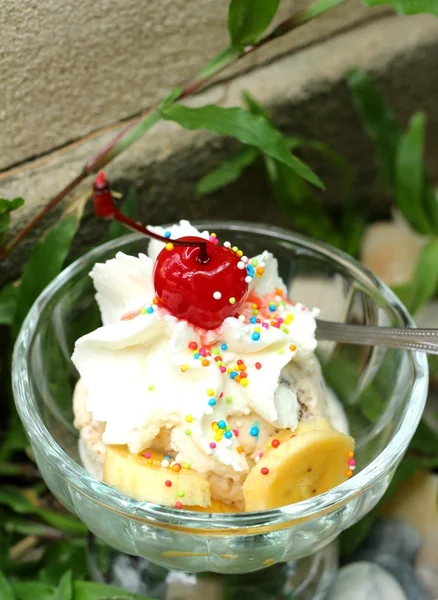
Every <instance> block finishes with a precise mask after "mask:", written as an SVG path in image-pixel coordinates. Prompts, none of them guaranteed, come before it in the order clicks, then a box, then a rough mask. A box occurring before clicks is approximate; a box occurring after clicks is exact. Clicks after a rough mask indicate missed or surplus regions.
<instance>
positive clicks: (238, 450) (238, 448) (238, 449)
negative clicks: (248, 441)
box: [236, 446, 243, 454]
mask: <svg viewBox="0 0 438 600" xmlns="http://www.w3.org/2000/svg"><path fill="white" fill-rule="evenodd" d="M236 451H237V452H238V453H239V454H242V452H243V446H237V448H236Z"/></svg>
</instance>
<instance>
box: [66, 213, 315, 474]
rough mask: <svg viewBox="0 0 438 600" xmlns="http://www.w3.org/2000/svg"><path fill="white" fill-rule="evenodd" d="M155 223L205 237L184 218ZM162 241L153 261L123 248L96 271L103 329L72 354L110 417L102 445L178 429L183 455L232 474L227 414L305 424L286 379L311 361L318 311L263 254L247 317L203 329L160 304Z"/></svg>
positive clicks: (175, 437) (101, 413)
mask: <svg viewBox="0 0 438 600" xmlns="http://www.w3.org/2000/svg"><path fill="white" fill-rule="evenodd" d="M151 229H153V230H155V231H156V232H157V233H162V232H163V233H164V232H165V231H170V233H171V235H172V237H173V238H178V237H182V236H185V235H198V236H199V235H201V236H202V237H205V238H206V239H208V236H209V233H208V232H202V233H201V234H200V233H199V232H198V231H197V230H196V229H195V228H193V227H192V226H191V225H190V223H188V222H187V221H181V223H180V225H174V226H173V227H171V228H169V229H166V230H164V229H163V228H159V227H155V228H151ZM163 246H164V245H163V244H162V243H161V242H157V241H155V240H153V241H151V242H150V244H149V249H148V253H149V256H146V255H144V254H140V255H139V256H138V257H133V256H126V255H125V254H123V253H121V252H119V253H118V254H117V255H116V257H115V258H114V259H111V260H109V261H107V262H106V263H104V264H97V265H96V266H95V267H94V268H93V270H92V272H91V277H92V278H93V282H94V285H95V288H96V299H97V302H98V304H99V308H100V310H101V314H102V322H103V326H102V327H100V328H98V329H96V330H95V331H93V332H91V333H89V334H87V335H85V336H83V337H82V338H80V339H79V340H78V341H77V342H76V347H75V351H74V354H73V357H72V360H73V362H74V364H75V365H76V367H77V369H78V371H79V373H80V376H81V378H82V381H83V384H84V386H85V388H86V389H87V392H88V395H87V400H86V405H87V410H88V412H89V413H91V415H92V418H93V419H94V420H95V421H99V422H102V423H104V424H105V430H104V433H103V436H102V439H103V441H104V442H105V443H106V444H127V445H128V447H129V449H130V450H131V452H141V451H143V450H145V449H147V448H148V447H150V446H151V445H153V444H154V440H156V439H157V438H158V437H159V436H160V435H162V433H163V431H166V430H170V444H171V447H172V450H173V451H174V452H175V453H176V454H177V456H178V457H179V459H180V460H181V461H184V462H192V463H194V468H196V469H197V470H198V471H199V472H204V473H206V474H208V473H220V474H221V475H222V476H228V477H231V478H236V477H238V474H239V473H245V472H247V471H248V462H247V458H246V456H245V453H244V451H243V447H242V446H241V445H240V442H239V437H238V436H237V435H236V434H235V432H234V431H233V430H232V428H231V426H230V425H229V424H228V422H229V420H230V419H233V418H238V417H239V415H243V416H248V415H252V414H254V415H256V416H257V418H260V420H261V421H263V422H266V423H267V424H270V425H271V426H273V427H278V428H285V427H290V428H292V429H293V428H295V427H296V426H297V423H298V411H299V405H298V402H297V396H296V393H295V391H294V390H293V389H291V388H290V387H289V386H287V385H285V384H282V383H281V381H282V379H284V377H283V373H284V370H285V369H286V370H287V369H288V368H289V366H290V365H289V363H290V364H293V363H294V362H295V361H297V362H298V363H299V362H300V361H306V360H308V359H312V356H313V352H314V350H315V347H316V341H315V328H316V322H315V317H314V315H313V313H312V312H311V311H308V310H307V309H306V308H305V307H303V306H302V305H294V304H292V303H290V302H289V301H288V300H287V297H286V295H285V291H286V288H285V285H284V283H283V281H282V280H281V278H280V277H279V274H278V264H277V261H276V259H275V258H274V257H273V256H272V254H270V253H269V252H263V253H262V254H260V255H259V256H257V257H254V258H252V259H250V262H249V263H248V264H251V265H252V266H253V269H254V277H253V280H252V282H251V283H250V286H249V288H250V289H249V294H248V298H247V300H246V302H245V303H244V304H243V305H242V307H241V311H240V315H239V316H236V317H228V318H226V319H225V320H224V321H223V323H222V325H221V326H220V327H218V328H217V329H214V330H209V331H207V330H203V329H201V328H195V327H193V326H192V325H190V323H188V322H187V321H183V320H178V319H177V318H176V317H174V316H172V315H171V314H170V313H169V312H168V311H166V310H165V309H163V308H161V307H160V306H159V303H157V302H156V300H155V291H154V283H153V272H154V259H155V258H156V256H157V255H158V253H159V252H160V251H161V249H162V248H163ZM257 269H259V272H258V273H257ZM291 361H293V362H292V363H291Z"/></svg>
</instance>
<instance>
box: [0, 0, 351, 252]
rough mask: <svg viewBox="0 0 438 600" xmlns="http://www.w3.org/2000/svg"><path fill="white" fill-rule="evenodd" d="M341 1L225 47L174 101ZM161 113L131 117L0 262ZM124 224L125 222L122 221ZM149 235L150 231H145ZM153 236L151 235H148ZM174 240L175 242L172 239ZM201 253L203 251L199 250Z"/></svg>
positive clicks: (16, 239)
mask: <svg viewBox="0 0 438 600" xmlns="http://www.w3.org/2000/svg"><path fill="white" fill-rule="evenodd" d="M343 1H344V0H331V1H329V2H328V4H326V5H323V7H322V8H321V4H320V2H319V0H316V1H315V2H314V3H312V4H311V5H310V6H308V7H307V8H306V9H304V10H301V11H299V12H297V13H295V14H293V15H291V16H290V17H288V18H287V19H285V20H284V21H282V22H281V23H279V24H278V25H277V26H276V27H275V28H274V29H273V30H272V31H271V32H270V33H269V34H267V35H266V36H265V37H262V38H261V39H260V40H258V41H257V42H255V43H254V44H249V45H248V46H246V47H245V48H243V49H242V50H233V49H228V50H226V51H225V52H222V53H221V54H220V55H218V56H216V57H215V58H214V59H213V60H212V61H210V62H209V63H208V64H207V65H206V66H205V67H204V68H203V69H201V71H200V72H198V73H196V75H195V76H194V77H193V78H192V79H190V80H189V81H187V82H186V83H184V84H183V85H182V86H181V90H180V95H179V97H177V98H175V100H174V101H176V100H178V99H181V98H186V97H187V96H192V95H194V94H196V93H198V92H199V90H200V89H201V88H202V87H203V86H204V85H205V84H206V83H208V82H209V81H210V80H211V79H212V78H213V77H214V76H216V75H218V74H219V73H221V72H222V71H223V70H224V69H226V68H227V67H229V66H231V65H232V64H234V63H235V62H237V61H239V60H241V59H242V58H245V57H246V56H248V54H252V52H255V51H256V50H258V49H259V48H262V47H263V46H265V45H266V44H268V43H269V42H271V41H273V40H276V39H278V38H279V37H282V36H283V35H286V34H287V33H289V32H290V31H292V30H293V29H296V28H297V27H299V26H301V25H304V23H307V22H308V21H310V20H311V19H313V18H315V17H317V16H319V15H321V14H323V13H324V12H327V11H328V10H330V9H332V8H334V7H335V6H337V5H338V4H341V3H342V2H343ZM159 119H160V115H159V112H158V111H157V110H153V108H148V109H146V110H145V111H144V112H143V113H142V114H141V115H140V116H139V117H137V118H135V119H133V120H132V122H131V123H130V124H129V125H128V126H127V127H126V128H125V129H123V130H122V131H121V132H120V133H118V134H117V135H116V136H115V137H114V138H113V139H112V140H111V141H110V142H109V143H108V144H106V145H105V146H104V147H103V148H101V149H100V150H99V151H98V152H97V153H96V154H95V155H94V156H93V157H92V158H91V159H90V160H89V161H88V162H87V163H86V164H85V165H84V166H83V167H82V171H81V172H80V173H79V174H78V175H77V176H76V177H75V178H74V179H73V180H72V181H70V182H69V183H68V184H67V185H66V186H65V187H64V188H63V189H62V190H61V191H60V192H58V194H56V196H53V198H51V199H50V201H49V202H48V203H47V204H46V205H45V206H44V207H43V208H42V209H41V210H40V211H39V212H38V213H37V214H36V215H34V216H33V217H32V219H31V220H30V221H29V222H28V223H27V224H26V225H25V226H24V227H23V229H21V230H20V231H19V232H18V233H17V234H16V235H15V237H13V238H12V240H11V241H10V242H9V243H8V244H6V245H5V246H3V247H2V248H0V261H1V260H4V259H5V258H6V257H7V256H8V255H9V254H10V253H11V252H12V251H13V250H14V249H15V248H16V247H17V246H18V245H19V244H20V243H21V242H22V241H23V239H24V238H25V237H26V236H27V235H28V234H29V233H30V232H31V231H32V229H34V228H35V226H36V225H37V224H38V223H39V222H40V221H41V219H42V218H43V217H45V216H46V215H47V214H48V213H49V212H51V211H52V210H53V209H54V208H56V207H57V206H58V204H59V203H60V202H61V201H62V200H64V198H65V197H66V196H67V195H68V194H69V193H70V192H72V191H73V190H74V189H76V188H77V186H78V185H79V184H80V183H81V182H82V181H83V180H84V179H86V178H87V177H88V175H91V174H92V173H97V172H98V171H99V170H100V169H102V168H103V167H104V166H105V165H107V164H108V163H109V162H111V161H112V160H113V159H114V158H116V156H118V155H119V154H120V153H121V152H123V151H124V150H126V149H127V148H129V146H130V145H131V144H133V143H134V142H135V141H136V140H138V139H139V138H140V137H142V136H143V135H144V134H145V133H146V132H147V131H149V129H151V127H153V126H154V125H155V123H157V121H159ZM124 224H125V225H126V223H124ZM147 235H151V234H149V233H148V234H147ZM151 237H153V236H151ZM173 243H175V242H173ZM201 252H202V250H201Z"/></svg>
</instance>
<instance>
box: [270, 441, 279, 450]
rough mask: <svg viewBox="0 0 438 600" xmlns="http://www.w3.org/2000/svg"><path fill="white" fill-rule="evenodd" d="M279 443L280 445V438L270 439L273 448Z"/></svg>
mask: <svg viewBox="0 0 438 600" xmlns="http://www.w3.org/2000/svg"><path fill="white" fill-rule="evenodd" d="M279 445H280V440H277V439H275V440H272V442H271V446H272V447H273V448H278V446H279Z"/></svg>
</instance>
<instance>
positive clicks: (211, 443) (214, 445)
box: [209, 442, 216, 450]
mask: <svg viewBox="0 0 438 600" xmlns="http://www.w3.org/2000/svg"><path fill="white" fill-rule="evenodd" d="M209 446H210V448H211V449H212V450H214V449H215V448H216V444H215V443H214V442H210V444H209Z"/></svg>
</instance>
